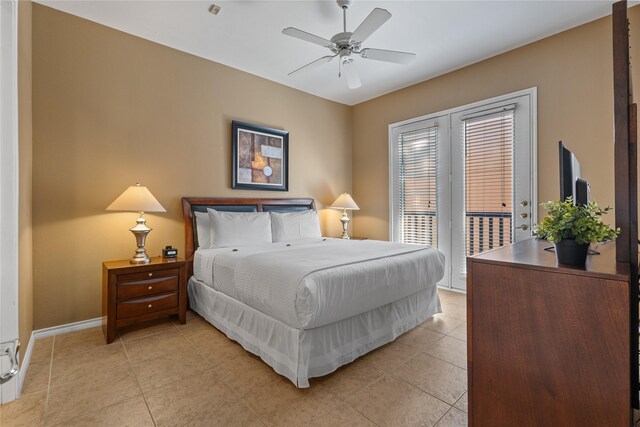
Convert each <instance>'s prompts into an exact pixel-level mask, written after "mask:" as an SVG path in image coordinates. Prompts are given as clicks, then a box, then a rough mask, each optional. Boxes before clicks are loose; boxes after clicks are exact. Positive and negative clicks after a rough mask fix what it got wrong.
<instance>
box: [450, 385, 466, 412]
mask: <svg viewBox="0 0 640 427" xmlns="http://www.w3.org/2000/svg"><path fill="white" fill-rule="evenodd" d="M468 392H469V389H467V390H465V391H464V393H462V396H460V399H458V400H456V403H454V404H453V407H454V408H456V409H458V410H460V411H462V412H464V413H465V414H468V412H467V411H464V410H462V409H460V408H458V407H457V406H456V405H457V404H458V402H460V401H461V400H462V398H463V397H464V395H465V394H467V393H468Z"/></svg>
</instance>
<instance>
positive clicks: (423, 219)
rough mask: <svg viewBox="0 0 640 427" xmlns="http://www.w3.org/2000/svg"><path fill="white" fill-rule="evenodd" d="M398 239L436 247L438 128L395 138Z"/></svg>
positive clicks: (425, 129)
mask: <svg viewBox="0 0 640 427" xmlns="http://www.w3.org/2000/svg"><path fill="white" fill-rule="evenodd" d="M398 144H399V149H398V154H399V155H398V162H399V164H398V171H399V175H400V176H399V178H400V179H399V184H400V189H399V190H400V197H399V198H398V200H399V204H400V206H399V213H400V215H399V220H400V224H399V225H400V238H401V241H402V242H404V243H418V244H426V245H431V246H434V247H437V246H438V216H437V211H438V200H437V199H438V198H437V194H438V191H437V190H438V183H437V176H438V128H437V127H436V126H432V127H428V128H424V129H418V130H415V131H410V132H405V133H401V134H400V135H399V136H398Z"/></svg>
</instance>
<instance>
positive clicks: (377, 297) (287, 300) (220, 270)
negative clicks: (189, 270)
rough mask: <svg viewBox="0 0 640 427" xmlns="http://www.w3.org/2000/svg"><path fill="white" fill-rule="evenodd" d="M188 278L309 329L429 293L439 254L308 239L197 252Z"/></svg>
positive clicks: (440, 267)
mask: <svg viewBox="0 0 640 427" xmlns="http://www.w3.org/2000/svg"><path fill="white" fill-rule="evenodd" d="M234 249H236V250H235V251H234ZM194 275H195V277H196V279H197V280H199V281H200V282H203V283H205V284H206V285H208V286H210V287H212V288H213V289H215V290H217V291H219V292H222V293H224V294H226V295H228V296H230V297H232V298H234V299H236V300H238V301H241V302H242V303H244V304H246V305H248V306H250V307H253V308H254V309H256V310H258V311H260V312H263V313H265V314H267V315H268V316H271V317H273V318H275V319H278V320H280V321H282V322H283V323H285V324H287V325H289V326H291V327H293V328H296V329H311V328H316V327H319V326H323V325H327V324H330V323H333V322H337V321H340V320H342V319H346V318H349V317H351V316H354V315H357V314H360V313H364V312H367V311H369V310H372V309H374V308H377V307H381V306H383V305H385V304H388V303H390V302H393V301H396V300H399V299H401V298H404V297H406V296H408V295H412V294H415V293H416V292H419V291H421V290H424V289H428V288H435V285H436V283H437V282H438V281H439V280H440V279H442V277H443V275H444V255H443V254H442V253H441V252H439V251H438V250H437V249H434V248H431V247H429V246H419V245H404V244H398V243H389V242H380V241H375V240H363V241H351V240H342V239H310V240H304V241H297V242H294V243H290V244H287V243H271V244H264V245H260V246H252V247H239V248H217V249H198V250H197V251H196V253H195V257H194ZM436 298H437V297H436Z"/></svg>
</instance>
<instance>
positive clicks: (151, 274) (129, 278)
mask: <svg viewBox="0 0 640 427" xmlns="http://www.w3.org/2000/svg"><path fill="white" fill-rule="evenodd" d="M178 275H180V269H179V268H169V269H166V270H154V271H143V272H142V273H132V274H120V275H118V283H122V282H135V281H138V280H148V279H155V278H156V277H167V276H178Z"/></svg>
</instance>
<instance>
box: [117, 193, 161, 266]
mask: <svg viewBox="0 0 640 427" xmlns="http://www.w3.org/2000/svg"><path fill="white" fill-rule="evenodd" d="M106 210H108V211H124V212H138V214H139V215H140V216H139V217H138V220H137V221H136V223H137V224H136V225H135V227H133V228H130V229H129V230H130V231H131V232H132V233H133V235H134V236H136V243H137V245H138V249H136V254H135V255H134V256H133V258H131V260H130V262H131V264H147V263H148V262H149V261H151V260H150V259H149V257H148V256H147V251H145V249H144V243H145V241H146V240H147V234H149V232H150V231H151V228H149V227H147V224H146V222H147V221H146V220H145V219H144V213H145V212H166V209H165V208H163V207H162V205H161V204H160V202H158V200H156V198H155V197H153V194H151V191H149V190H148V189H147V187H144V186H142V185H140V183H137V184H136V185H132V186H131V187H129V188H127V189H126V190H125V192H124V193H122V194H121V195H120V197H118V198H117V199H116V200H114V202H113V203H111V204H110V205H109V206H107V209H106Z"/></svg>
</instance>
